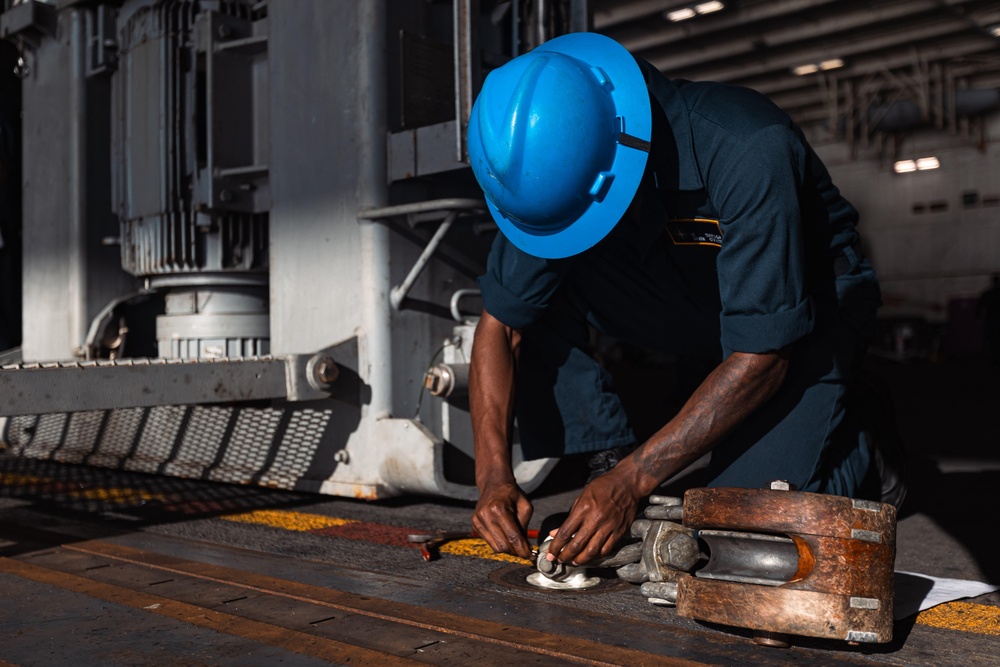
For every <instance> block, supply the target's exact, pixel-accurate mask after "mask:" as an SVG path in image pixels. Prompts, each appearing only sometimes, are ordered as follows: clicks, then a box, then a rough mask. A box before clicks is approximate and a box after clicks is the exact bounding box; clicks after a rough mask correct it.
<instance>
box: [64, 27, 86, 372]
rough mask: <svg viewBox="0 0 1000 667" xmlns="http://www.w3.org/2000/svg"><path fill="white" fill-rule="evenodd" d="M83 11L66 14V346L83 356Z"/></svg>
mask: <svg viewBox="0 0 1000 667" xmlns="http://www.w3.org/2000/svg"><path fill="white" fill-rule="evenodd" d="M85 11H86V10H83V9H72V10H70V11H69V16H68V18H69V32H70V37H69V40H68V41H69V45H70V47H69V49H70V73H69V95H68V100H67V101H68V102H69V114H70V120H69V146H68V152H69V156H68V157H69V182H68V183H67V189H68V191H69V210H68V211H67V213H68V215H67V229H66V232H67V244H68V248H69V262H68V268H69V285H67V296H68V300H69V313H68V315H69V321H68V325H69V332H68V333H69V343H70V345H71V346H72V350H71V352H72V354H73V355H74V356H77V357H82V356H84V354H83V352H84V351H83V349H82V345H83V342H84V340H85V339H86V335H87V325H88V322H87V244H86V239H87V184H86V178H87V176H86V175H87V78H86V74H87V73H86V56H87V52H86V46H87V35H86V21H85V19H86V17H85V14H84V13H85Z"/></svg>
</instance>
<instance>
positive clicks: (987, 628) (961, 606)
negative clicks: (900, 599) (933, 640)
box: [917, 602, 1000, 635]
mask: <svg viewBox="0 0 1000 667" xmlns="http://www.w3.org/2000/svg"><path fill="white" fill-rule="evenodd" d="M917 623H919V624H920V625H929V626H931V627H934V628H946V629H948V630H962V631H963V632H975V633H976V634H980V635H1000V607H991V606H989V605H985V604H973V603H971V602H948V603H946V604H942V605H938V606H937V607H932V608H930V609H928V610H926V611H922V612H920V613H919V614H917Z"/></svg>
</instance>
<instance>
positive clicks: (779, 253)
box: [709, 125, 814, 354]
mask: <svg viewBox="0 0 1000 667" xmlns="http://www.w3.org/2000/svg"><path fill="white" fill-rule="evenodd" d="M727 152H728V155H726V153H727ZM720 156H722V157H724V158H725V160H724V161H720V162H719V165H720V167H719V168H718V169H717V170H713V172H714V173H713V177H712V178H711V179H710V180H709V188H710V190H711V192H712V197H713V200H714V201H716V202H717V204H718V208H719V214H720V225H721V228H722V234H723V242H722V249H721V250H720V252H719V256H718V270H719V292H720V297H721V301H722V313H721V316H720V317H721V329H722V347H723V349H724V350H726V351H727V352H749V353H758V354H759V353H763V352H770V351H773V350H777V349H780V348H782V347H784V346H786V345H788V344H790V343H793V342H795V341H796V340H798V339H799V338H802V337H803V336H805V335H806V334H808V333H809V332H810V331H812V328H813V324H814V315H813V307H812V303H811V301H810V299H809V296H808V291H807V288H808V286H807V284H806V259H805V240H804V228H803V221H802V211H801V207H800V203H799V196H798V194H799V188H800V184H801V182H802V179H803V171H804V160H805V154H804V147H803V146H802V144H801V141H800V140H799V139H798V137H797V136H796V135H795V133H794V132H793V131H792V130H791V129H790V128H789V127H786V126H782V125H773V126H769V127H765V128H763V129H761V130H759V131H757V132H756V133H754V134H753V135H752V136H751V137H749V138H747V139H746V140H744V141H741V142H738V143H737V142H735V141H734V143H733V144H732V145H731V147H730V150H729V151H723V152H722V153H720Z"/></svg>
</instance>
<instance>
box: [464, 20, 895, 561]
mask: <svg viewBox="0 0 1000 667" xmlns="http://www.w3.org/2000/svg"><path fill="white" fill-rule="evenodd" d="M468 144H469V156H470V160H471V164H472V169H473V172H474V173H475V175H476V178H477V180H478V181H479V184H480V185H481V186H482V188H483V190H484V192H485V194H486V199H487V204H488V206H489V208H490V210H491V213H492V214H493V217H494V219H495V220H496V222H497V224H498V226H499V228H500V231H501V232H502V234H498V236H497V239H496V242H495V244H494V246H493V249H492V251H491V253H490V257H489V261H488V268H487V272H486V274H485V275H484V276H482V277H481V278H480V286H481V288H482V294H483V301H484V312H483V314H482V317H481V319H480V322H479V325H478V328H477V331H476V339H475V344H474V348H473V353H472V364H471V371H470V405H471V413H472V422H473V429H474V434H475V448H476V478H477V480H476V481H477V485H478V487H479V490H480V500H479V503H478V505H477V508H476V512H475V516H474V518H473V525H474V526H475V527H476V529H477V530H478V531H479V532H480V534H482V535H483V537H484V538H485V539H486V541H487V542H488V543H489V544H490V546H491V547H492V548H493V549H494V550H496V551H498V552H507V553H512V554H516V555H519V556H521V557H525V558H527V557H529V555H530V547H529V545H528V543H527V541H526V539H525V527H526V526H527V524H528V521H529V519H530V517H531V512H532V506H531V503H530V501H529V500H528V499H527V498H526V497H525V495H524V493H522V492H521V490H520V489H519V488H518V487H517V484H516V482H515V480H514V477H513V474H512V472H511V464H510V453H509V450H510V442H511V438H512V430H513V425H514V422H515V416H516V421H517V428H518V433H519V436H520V441H521V445H522V448H523V450H524V452H525V455H526V457H528V458H532V457H540V456H562V455H567V454H573V453H583V452H594V451H599V450H605V449H609V448H614V447H621V446H626V447H632V446H637V448H636V449H635V450H634V451H633V452H632V453H631V454H630V455H628V456H626V457H625V458H624V459H622V460H621V461H620V462H619V463H618V464H617V465H616V466H614V467H613V468H612V469H611V470H610V471H609V472H607V473H605V474H603V475H600V476H598V477H597V478H596V479H594V480H593V481H591V482H590V483H589V484H588V485H587V486H586V487H585V488H584V489H583V491H582V493H581V495H580V496H579V498H578V499H577V500H576V502H575V503H574V505H573V507H572V509H571V511H570V513H569V516H568V518H567V519H566V520H565V521H564V522H563V524H562V525H561V526H560V528H559V529H558V531H557V532H556V534H555V537H554V539H553V542H552V543H551V545H550V549H549V552H550V554H552V555H554V556H555V557H556V558H557V559H558V560H560V561H562V562H578V563H585V562H587V561H590V560H592V559H594V558H596V557H598V556H601V555H606V554H608V553H609V552H610V551H611V550H612V548H613V547H614V545H615V543H616V542H617V541H618V540H619V538H620V537H621V536H622V535H623V534H624V533H625V532H626V531H627V530H628V528H629V526H630V525H631V523H632V521H633V520H634V518H635V515H636V512H637V509H638V505H639V503H640V502H641V500H642V499H643V498H645V497H646V496H647V495H649V494H650V493H652V492H654V491H655V489H656V488H657V486H659V485H660V484H662V483H663V482H664V481H665V480H667V479H668V478H670V477H671V476H673V475H674V474H676V473H677V472H679V471H681V470H682V469H684V468H685V467H686V466H688V465H689V464H691V463H692V462H694V461H696V460H697V459H699V458H700V457H702V456H703V455H704V454H706V453H707V452H710V451H711V452H712V459H711V464H710V472H711V475H712V481H711V485H712V486H739V487H756V488H759V487H762V486H764V485H766V484H767V483H768V482H769V481H771V480H773V479H784V480H787V481H790V482H792V483H794V484H795V485H797V487H798V488H799V489H800V490H803V491H814V492H822V493H833V494H837V495H845V496H856V495H858V494H860V493H863V492H864V490H865V489H867V485H870V484H871V478H872V475H873V470H872V469H873V467H874V466H873V464H872V459H873V457H872V453H871V452H870V451H869V448H868V447H867V446H866V444H865V441H864V438H863V436H862V435H861V429H860V428H859V427H858V425H857V424H855V423H853V422H852V420H851V419H848V418H846V417H847V416H846V415H845V410H844V406H845V394H846V389H847V384H848V382H849V381H850V379H851V377H852V374H853V371H854V367H855V365H856V363H857V362H858V360H859V357H860V354H861V353H862V352H863V350H864V347H865V336H866V335H867V332H868V329H869V327H870V326H871V325H872V323H873V320H874V314H875V311H876V309H877V307H878V305H879V303H880V297H879V288H878V283H877V280H876V277H875V274H874V271H873V270H872V267H871V265H870V264H869V263H868V261H867V260H866V259H865V258H864V256H863V254H862V252H861V246H860V242H859V237H858V234H857V232H856V230H855V223H856V222H857V212H856V211H855V210H854V208H853V207H851V205H850V204H849V203H848V202H847V201H845V200H844V199H843V198H842V197H841V196H840V193H839V192H838V190H837V189H836V188H835V187H834V185H833V184H832V183H831V181H830V177H829V174H828V173H827V171H826V168H825V167H824V166H823V165H822V163H821V162H820V160H819V159H818V157H817V156H816V154H815V153H814V152H813V150H812V149H811V148H810V147H809V145H808V144H807V142H806V140H805V138H804V137H803V135H802V133H801V132H800V130H799V129H798V128H796V127H795V126H794V125H793V124H792V122H791V121H790V120H789V118H788V116H787V115H786V114H784V113H783V112H782V111H780V110H779V109H778V108H777V107H775V106H774V105H773V104H772V103H770V102H769V101H768V100H766V99H765V98H764V97H762V96H760V95H758V94H757V93H755V92H753V91H750V90H747V89H742V88H737V87H732V86H726V85H722V84H714V83H692V82H686V81H670V80H668V79H666V78H665V77H663V76H662V75H661V74H660V73H659V72H657V71H656V70H655V69H654V68H653V67H652V66H650V65H649V64H648V63H645V62H643V61H641V60H638V59H636V58H633V57H632V56H631V55H630V54H629V53H628V52H627V51H626V50H625V49H624V48H623V47H622V46H620V45H619V44H617V43H616V42H614V41H613V40H611V39H609V38H606V37H603V36H600V35H596V34H590V33H575V34H570V35H565V36H562V37H559V38H556V39H553V40H551V41H549V42H547V43H546V44H543V45H542V46H541V47H539V48H538V49H536V50H534V51H532V52H531V53H528V54H525V55H523V56H520V57H518V58H516V59H514V60H513V61H511V62H510V63H508V64H507V65H505V66H504V67H502V68H500V69H498V70H495V71H494V72H492V73H491V74H490V75H489V76H488V77H487V79H486V81H485V83H484V86H483V90H482V92H481V93H480V95H479V97H478V99H477V101H476V104H475V106H474V107H473V110H472V114H471V118H470V121H469V135H468ZM590 327H595V328H597V329H598V330H599V331H601V332H603V333H605V334H607V335H609V336H612V337H614V338H617V339H619V340H623V341H627V342H629V343H632V344H635V345H639V346H644V347H646V348H650V349H655V350H665V351H669V352H672V353H676V354H678V355H697V356H699V357H705V356H714V357H716V358H717V359H719V360H720V362H719V364H718V366H717V367H715V369H714V370H713V371H712V372H711V373H710V374H709V375H708V376H707V378H706V379H705V380H704V381H703V382H702V383H701V385H700V386H699V387H698V388H697V389H696V390H695V391H694V393H693V394H692V396H691V397H690V398H689V399H688V401H687V402H686V404H685V405H684V406H683V408H682V409H681V410H680V412H679V413H678V414H677V415H676V416H674V417H673V418H672V419H670V420H669V421H667V422H666V423H665V424H664V425H663V427H662V428H661V429H660V430H659V431H657V432H656V433H655V434H654V435H653V436H652V437H650V438H649V439H648V440H646V441H645V442H637V441H636V439H635V435H634V434H633V432H632V429H631V427H630V424H629V421H628V417H627V415H626V414H625V413H624V411H623V409H622V406H621V403H620V401H619V400H618V397H617V395H616V394H615V393H614V391H613V390H612V388H611V383H610V378H609V377H608V376H607V373H606V372H605V371H604V370H603V369H602V368H601V367H600V366H599V365H598V364H597V363H596V362H595V361H593V360H592V359H591V358H590V357H589V356H588V354H587V353H586V352H585V350H586V347H587V341H588V333H589V329H590Z"/></svg>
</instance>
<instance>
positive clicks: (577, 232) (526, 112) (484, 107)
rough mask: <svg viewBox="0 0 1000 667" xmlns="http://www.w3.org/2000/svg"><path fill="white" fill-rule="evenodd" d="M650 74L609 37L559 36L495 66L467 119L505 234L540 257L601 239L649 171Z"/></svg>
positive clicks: (479, 174) (475, 163)
mask: <svg viewBox="0 0 1000 667" xmlns="http://www.w3.org/2000/svg"><path fill="white" fill-rule="evenodd" d="M651 133H652V120H651V112H650V107H649V95H648V93H647V91H646V82H645V78H644V77H643V75H642V71H641V70H640V69H639V65H638V64H637V63H636V62H635V59H634V58H633V57H632V55H631V54H629V52H628V51H626V50H625V48H624V47H623V46H621V45H620V44H618V43H617V42H616V41H614V40H613V39H610V38H609V37H605V36H603V35H598V34H595V33H571V34H568V35H563V36H561V37H556V38H555V39H552V40H550V41H548V42H546V43H544V44H542V45H541V46H539V47H538V48H536V49H535V50H533V51H531V52H530V53H526V54H524V55H522V56H519V57H517V58H515V59H514V60H511V61H510V62H509V63H507V64H506V65H504V66H503V67H500V68H499V69H496V70H494V71H492V72H491V73H490V74H489V76H487V77H486V81H485V82H484V83H483V89H482V91H480V93H479V97H478V98H477V99H476V103H475V104H474V105H473V107H472V113H471V115H470V117H469V133H468V146H469V161H470V163H471V165H472V171H473V173H474V174H475V176H476V180H478V181H479V185H480V186H481V187H482V189H483V192H484V193H485V195H486V203H487V206H488V207H489V209H490V212H491V213H492V214H493V219H494V220H496V222H497V225H498V226H499V227H500V231H501V232H503V234H504V235H505V236H506V237H507V238H508V239H509V240H510V242H511V243H513V244H514V245H515V246H517V247H518V248H520V249H521V250H523V251H524V252H526V253H528V254H530V255H534V256H537V257H544V258H558V257H568V256H570V255H575V254H577V253H580V252H583V251H584V250H586V249H587V248H590V247H591V246H593V245H594V244H595V243H597V242H598V241H600V240H601V239H603V238H604V237H605V236H606V235H607V234H608V232H610V231H611V229H612V228H613V227H614V226H615V225H616V224H617V223H618V221H619V220H620V219H621V217H622V215H624V213H625V210H626V209H627V208H628V207H629V204H630V203H631V202H632V198H633V197H634V196H635V193H636V191H637V190H638V189H639V183H640V181H641V180H642V175H643V172H644V170H645V168H646V159H647V157H648V153H649V140H650V136H651Z"/></svg>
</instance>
